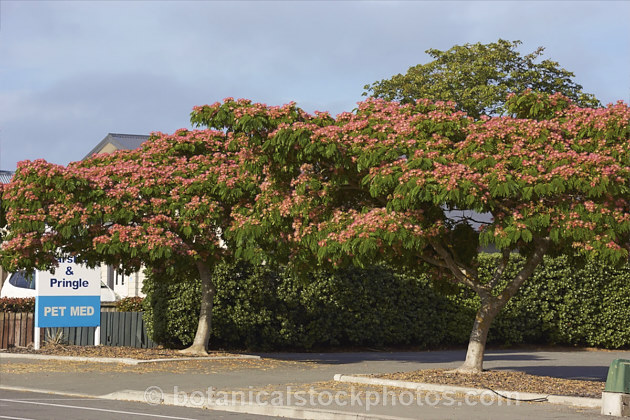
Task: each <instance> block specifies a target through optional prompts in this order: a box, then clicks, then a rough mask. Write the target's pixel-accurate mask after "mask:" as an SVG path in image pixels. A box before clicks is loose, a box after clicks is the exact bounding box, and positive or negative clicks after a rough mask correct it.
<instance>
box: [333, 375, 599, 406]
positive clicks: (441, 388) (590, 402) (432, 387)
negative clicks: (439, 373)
mask: <svg viewBox="0 0 630 420" xmlns="http://www.w3.org/2000/svg"><path fill="white" fill-rule="evenodd" d="M334 380H335V381H337V382H347V383H354V384H362V385H376V386H391V387H397V388H404V389H412V390H414V391H431V392H441V393H444V392H454V393H463V394H466V393H474V394H476V395H481V394H483V393H493V394H499V396H505V397H509V398H515V399H519V400H525V401H527V400H530V401H531V400H541V401H539V402H549V403H552V404H562V405H569V406H573V407H581V408H601V407H602V400H601V399H600V398H585V397H568V396H563V395H547V394H536V393H531V392H515V391H505V390H490V389H482V388H467V387H462V386H450V385H438V384H427V383H418V382H408V381H395V380H391V379H380V378H368V377H365V376H352V375H342V374H336V375H335V376H334Z"/></svg>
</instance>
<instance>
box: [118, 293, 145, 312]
mask: <svg viewBox="0 0 630 420" xmlns="http://www.w3.org/2000/svg"><path fill="white" fill-rule="evenodd" d="M143 301H144V298H141V297H140V296H130V297H126V298H123V299H121V300H119V301H118V302H116V311H118V312H142V311H143V306H142V302H143Z"/></svg>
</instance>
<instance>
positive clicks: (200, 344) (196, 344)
mask: <svg viewBox="0 0 630 420" xmlns="http://www.w3.org/2000/svg"><path fill="white" fill-rule="evenodd" d="M197 269H198V270H199V277H200V279H201V308H200V309H199V325H197V332H196V333H195V339H194V341H193V343H192V345H191V346H190V347H188V348H186V349H184V350H181V352H182V353H186V354H201V355H203V354H208V343H209V342H210V331H211V326H212V305H213V301H214V293H215V286H214V282H213V281H212V277H211V275H210V268H209V267H208V265H207V264H206V263H205V262H201V261H200V262H197Z"/></svg>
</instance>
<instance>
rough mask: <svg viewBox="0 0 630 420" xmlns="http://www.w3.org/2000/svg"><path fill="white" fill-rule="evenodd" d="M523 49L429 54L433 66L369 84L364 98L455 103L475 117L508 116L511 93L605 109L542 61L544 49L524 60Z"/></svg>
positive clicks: (485, 47) (506, 45) (477, 47)
mask: <svg viewBox="0 0 630 420" xmlns="http://www.w3.org/2000/svg"><path fill="white" fill-rule="evenodd" d="M520 44H521V42H520V41H513V42H510V41H505V40H502V39H499V40H498V41H497V42H493V43H489V44H482V43H476V44H464V45H455V46H453V47H452V48H450V49H448V50H446V51H440V50H437V49H429V50H427V51H426V53H427V54H428V55H429V56H431V57H432V58H433V59H434V60H433V61H431V62H429V63H427V64H418V65H416V66H413V67H410V68H409V70H407V73H406V74H404V75H403V74H398V75H395V76H393V77H392V78H391V79H384V80H381V81H377V82H374V83H372V84H371V85H366V86H365V87H364V89H365V90H366V92H364V95H368V94H369V95H370V96H373V97H376V98H382V99H385V100H388V101H399V102H402V103H410V102H414V101H415V100H416V99H431V100H441V101H454V102H455V103H456V104H457V109H458V110H462V111H465V112H466V113H467V114H468V115H470V116H472V117H474V118H478V117H480V116H481V115H495V114H504V113H505V112H506V107H505V99H506V98H507V96H508V94H510V93H523V92H524V91H525V90H527V89H531V90H534V91H538V92H544V93H550V94H552V93H562V94H563V95H565V96H566V97H568V98H570V99H571V100H573V101H574V102H576V103H578V104H579V105H581V106H587V107H593V106H598V105H599V102H598V101H597V99H595V97H594V96H593V95H591V94H587V93H584V92H583V91H582V86H580V85H579V84H577V83H576V82H575V81H574V80H573V78H574V77H575V75H574V74H573V73H572V72H570V71H568V70H565V69H563V68H562V67H560V65H559V64H558V63H557V62H555V61H551V60H542V61H540V62H537V59H538V58H539V57H540V56H542V54H543V51H544V48H543V47H539V48H537V49H536V50H535V51H533V52H531V53H529V54H526V55H524V56H523V55H521V54H520V53H519V52H518V51H517V48H518V46H519V45H520Z"/></svg>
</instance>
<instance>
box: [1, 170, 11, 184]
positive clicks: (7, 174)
mask: <svg viewBox="0 0 630 420" xmlns="http://www.w3.org/2000/svg"><path fill="white" fill-rule="evenodd" d="M11 178H13V171H3V170H0V184H8V183H9V182H11Z"/></svg>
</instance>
